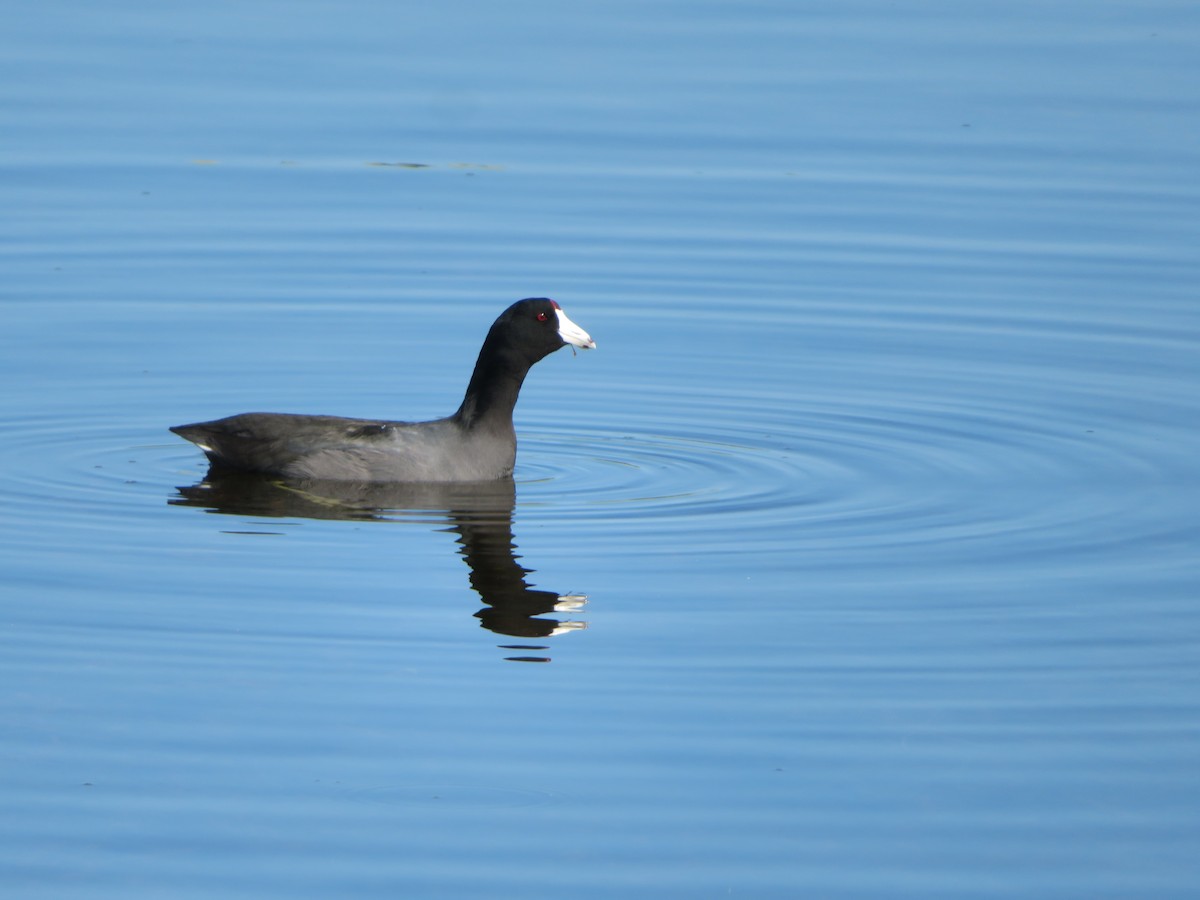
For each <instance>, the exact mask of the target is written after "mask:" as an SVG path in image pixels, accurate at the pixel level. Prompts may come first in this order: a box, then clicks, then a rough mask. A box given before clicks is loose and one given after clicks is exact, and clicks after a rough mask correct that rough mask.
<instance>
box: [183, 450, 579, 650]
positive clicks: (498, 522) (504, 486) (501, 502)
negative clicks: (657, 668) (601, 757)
mask: <svg viewBox="0 0 1200 900" xmlns="http://www.w3.org/2000/svg"><path fill="white" fill-rule="evenodd" d="M178 491H179V496H178V497H175V498H172V499H171V500H170V501H169V502H170V503H171V504H172V505H176V506H195V507H200V508H202V509H205V510H207V511H209V512H213V513H220V514H224V515H231V516H239V517H246V516H250V517H268V518H283V517H287V518H297V517H299V518H307V519H348V520H389V521H395V520H410V521H421V522H432V523H440V522H448V523H449V527H448V528H446V529H444V530H445V531H448V532H450V533H451V534H454V535H455V536H456V541H457V543H458V545H459V553H460V554H462V557H463V559H464V560H466V563H467V566H468V568H469V569H470V583H471V587H472V588H473V589H474V590H475V591H476V592H477V593H478V594H479V596H480V597H481V598H482V600H483V602H484V604H485V606H484V607H483V608H482V609H480V610H479V611H478V612H477V613H475V616H476V618H478V619H479V622H480V625H481V626H482V627H484V628H487V629H490V630H491V631H494V632H496V633H497V634H504V635H509V636H513V637H519V638H532V639H539V638H548V637H551V636H553V635H557V634H563V633H565V632H568V631H574V630H577V629H580V628H585V627H586V623H583V622H577V621H567V620H562V619H558V618H552V617H547V616H546V614H547V613H554V612H560V613H561V612H573V611H577V610H579V609H581V608H582V607H583V606H584V604H585V603H586V601H587V596H586V595H585V594H559V593H556V592H554V591H542V590H537V589H535V588H533V587H531V586H530V585H529V583H528V582H527V581H526V576H527V575H529V574H531V573H532V572H533V571H534V570H533V569H527V568H525V567H524V566H522V565H521V564H520V563H519V562H518V561H517V560H518V559H519V558H520V557H519V556H518V555H517V553H516V543H515V542H514V540H513V532H512V520H513V509H514V507H515V506H516V486H515V484H514V483H513V482H512V481H511V480H503V481H490V482H483V483H468V484H463V483H451V484H357V483H351V482H340V481H313V480H307V481H282V480H280V479H277V478H271V477H267V476H262V475H255V474H248V473H244V472H228V471H223V470H219V469H210V470H209V472H208V474H207V475H206V476H205V478H204V480H203V481H201V482H200V483H199V484H195V485H192V486H190V487H180V488H178ZM503 648H504V649H510V650H523V651H535V653H534V655H521V656H512V657H509V659H512V660H515V661H521V662H548V661H549V658H548V657H545V656H540V655H536V651H544V650H546V649H547V648H546V647H545V646H542V645H520V644H516V645H514V644H507V645H503Z"/></svg>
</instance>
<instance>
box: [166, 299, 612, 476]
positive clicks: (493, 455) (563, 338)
mask: <svg viewBox="0 0 1200 900" xmlns="http://www.w3.org/2000/svg"><path fill="white" fill-rule="evenodd" d="M567 344H571V345H572V346H575V347H581V348H584V349H591V348H594V347H595V346H596V343H595V341H593V340H592V339H591V337H590V336H589V335H588V334H587V332H585V331H583V329H581V328H579V326H577V325H575V323H574V322H572V321H571V320H570V319H568V318H567V317H566V315H565V314H564V313H563V311H562V309H561V307H559V305H558V304H557V303H555V302H554V301H553V300H548V299H546V298H531V299H528V300H521V301H518V302H517V303H514V304H513V305H512V306H510V307H509V308H508V309H507V310H505V311H504V312H503V313H502V314H501V315H500V317H499V318H498V319H496V321H495V323H494V324H493V325H492V327H491V330H490V331H489V332H488V335H487V338H486V339H485V340H484V343H483V347H482V348H481V349H480V351H479V358H478V360H477V361H476V363H475V370H474V372H473V373H472V375H471V380H470V383H469V384H468V385H467V391H466V395H465V396H464V397H463V402H462V404H461V405H460V406H459V408H458V410H457V411H455V412H454V413H453V414H451V415H449V416H446V417H445V418H442V419H434V420H432V421H428V422H402V421H393V420H388V419H352V418H344V417H341V416H323V415H297V414H291V413H242V414H240V415H235V416H229V417H227V418H224V419H216V420H214V421H211V422H197V423H195V424H191V425H178V426H175V427H173V428H172V429H171V431H173V432H175V433H176V434H178V435H180V436H181V437H184V438H186V439H187V440H189V441H191V442H192V443H194V444H196V445H197V446H198V447H199V448H200V449H201V450H203V451H204V452H205V454H206V455H207V456H208V459H209V461H210V463H211V464H212V465H213V466H214V467H219V468H229V469H238V470H243V471H250V472H261V473H265V474H271V475H279V476H282V477H285V478H295V479H323V480H330V481H363V482H383V481H392V482H452V481H492V480H496V479H500V478H508V477H510V476H511V475H512V472H513V466H514V464H515V461H516V453H517V438H516V432H515V430H514V428H513V420H512V415H513V409H514V408H515V406H516V402H517V395H518V393H519V392H520V389H521V385H522V383H523V382H524V379H525V375H526V374H527V373H528V371H529V369H530V367H532V366H533V365H534V363H536V362H537V361H538V360H540V359H542V358H544V357H545V356H547V355H549V354H550V353H553V352H554V351H555V350H557V349H559V348H560V347H563V346H565V345H567Z"/></svg>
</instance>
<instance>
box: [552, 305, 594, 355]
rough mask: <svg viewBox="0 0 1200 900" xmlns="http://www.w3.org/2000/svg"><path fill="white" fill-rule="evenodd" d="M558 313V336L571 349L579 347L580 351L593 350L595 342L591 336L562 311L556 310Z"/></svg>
mask: <svg viewBox="0 0 1200 900" xmlns="http://www.w3.org/2000/svg"><path fill="white" fill-rule="evenodd" d="M556 312H557V313H558V336H559V337H560V338H562V339H563V340H564V341H566V342H567V343H568V344H570V345H571V346H572V347H579V348H580V349H582V350H595V349H596V342H595V341H593V340H592V336H591V335H590V334H588V333H587V332H586V331H584V330H583V329H582V328H580V327H579V326H578V325H576V324H575V323H574V322H572V321H571V320H570V319H568V318H567V314H566V313H565V312H563V311H562V309H561V308H560V309H557V310H556Z"/></svg>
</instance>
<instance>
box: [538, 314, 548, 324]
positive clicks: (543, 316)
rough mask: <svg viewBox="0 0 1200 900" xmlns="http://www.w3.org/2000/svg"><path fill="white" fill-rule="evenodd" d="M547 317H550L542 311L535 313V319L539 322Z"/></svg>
mask: <svg viewBox="0 0 1200 900" xmlns="http://www.w3.org/2000/svg"><path fill="white" fill-rule="evenodd" d="M548 318H550V317H549V316H548V315H546V314H545V313H544V312H540V313H538V314H537V320H538V321H539V322H545V321H546V320H547V319H548Z"/></svg>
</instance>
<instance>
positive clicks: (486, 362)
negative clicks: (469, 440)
mask: <svg viewBox="0 0 1200 900" xmlns="http://www.w3.org/2000/svg"><path fill="white" fill-rule="evenodd" d="M529 366H530V364H529V363H528V362H527V361H526V360H525V359H523V358H521V357H520V356H519V355H518V354H517V353H515V352H513V351H512V350H511V349H509V348H506V347H489V346H486V345H485V346H484V347H483V349H482V350H480V351H479V359H478V360H477V361H476V362H475V371H474V372H472V373H471V380H470V382H469V383H468V384H467V393H466V395H465V396H464V397H463V401H462V405H461V406H459V408H458V411H457V412H456V413H455V414H454V418H456V419H458V421H459V422H460V423H461V424H462V425H464V426H465V427H467V428H479V427H491V428H501V429H508V430H511V429H512V414H513V409H515V408H516V405H517V395H518V394H519V393H520V392H521V385H522V383H524V381H525V376H526V375H527V374H528V373H529Z"/></svg>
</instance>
